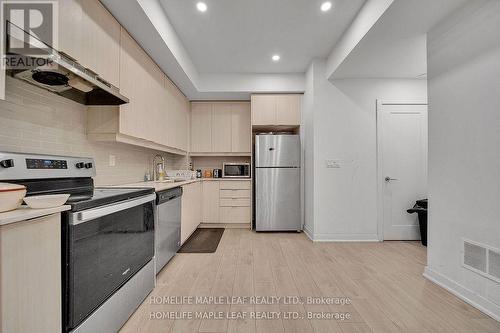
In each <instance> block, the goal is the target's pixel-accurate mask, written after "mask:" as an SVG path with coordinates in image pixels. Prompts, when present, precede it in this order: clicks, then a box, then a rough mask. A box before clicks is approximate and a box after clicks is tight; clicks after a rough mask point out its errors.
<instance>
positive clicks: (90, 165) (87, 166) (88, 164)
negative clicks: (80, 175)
mask: <svg viewBox="0 0 500 333" xmlns="http://www.w3.org/2000/svg"><path fill="white" fill-rule="evenodd" d="M93 166H94V165H93V164H92V163H85V169H92V167H93Z"/></svg>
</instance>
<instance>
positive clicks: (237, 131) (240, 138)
mask: <svg viewBox="0 0 500 333" xmlns="http://www.w3.org/2000/svg"><path fill="white" fill-rule="evenodd" d="M250 118H251V114H250V105H249V104H248V103H235V104H232V112H231V129H232V131H231V151H232V152H233V153H247V152H251V151H252V128H251V123H250Z"/></svg>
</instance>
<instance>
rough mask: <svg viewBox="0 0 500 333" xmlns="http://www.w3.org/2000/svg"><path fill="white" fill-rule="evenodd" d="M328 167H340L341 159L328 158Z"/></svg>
mask: <svg viewBox="0 0 500 333" xmlns="http://www.w3.org/2000/svg"><path fill="white" fill-rule="evenodd" d="M326 167H327V168H328V169H340V161H337V160H326Z"/></svg>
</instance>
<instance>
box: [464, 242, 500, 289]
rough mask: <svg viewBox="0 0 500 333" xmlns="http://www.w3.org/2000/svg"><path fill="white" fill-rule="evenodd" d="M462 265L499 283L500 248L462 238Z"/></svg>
mask: <svg viewBox="0 0 500 333" xmlns="http://www.w3.org/2000/svg"><path fill="white" fill-rule="evenodd" d="M463 245H464V247H463V249H464V251H463V266H464V267H465V268H467V269H469V270H471V271H474V272H476V273H478V274H481V275H483V276H485V277H487V278H489V279H491V280H493V281H496V282H499V283H500V250H498V249H495V248H492V247H489V246H487V245H484V244H479V243H476V242H473V241H469V240H464V244H463Z"/></svg>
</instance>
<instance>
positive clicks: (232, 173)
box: [222, 163, 250, 178]
mask: <svg viewBox="0 0 500 333" xmlns="http://www.w3.org/2000/svg"><path fill="white" fill-rule="evenodd" d="M222 178H250V163H223V164H222Z"/></svg>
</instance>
